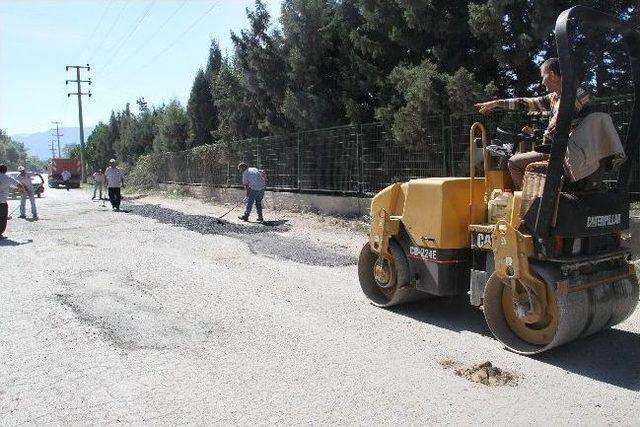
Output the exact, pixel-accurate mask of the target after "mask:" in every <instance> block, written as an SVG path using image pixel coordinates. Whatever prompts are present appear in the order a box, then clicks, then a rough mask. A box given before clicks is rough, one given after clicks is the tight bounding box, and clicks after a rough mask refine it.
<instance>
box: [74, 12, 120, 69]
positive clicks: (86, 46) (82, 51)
mask: <svg viewBox="0 0 640 427" xmlns="http://www.w3.org/2000/svg"><path fill="white" fill-rule="evenodd" d="M112 4H113V0H109V3H107V6H106V7H105V8H104V11H102V15H100V19H98V25H94V26H93V31H91V35H90V36H89V37H87V44H86V45H85V47H84V48H83V49H82V50H81V51H80V53H79V54H78V59H80V58H82V55H84V53H85V52H86V51H87V49H89V46H90V45H91V41H92V40H93V37H94V36H95V35H96V32H97V31H98V28H100V26H101V25H102V21H103V20H104V17H105V16H106V15H107V12H108V11H109V9H110V8H111V5H112Z"/></svg>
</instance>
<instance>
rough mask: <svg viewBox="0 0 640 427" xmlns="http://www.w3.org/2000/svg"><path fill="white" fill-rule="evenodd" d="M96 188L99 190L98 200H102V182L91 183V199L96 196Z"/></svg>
mask: <svg viewBox="0 0 640 427" xmlns="http://www.w3.org/2000/svg"><path fill="white" fill-rule="evenodd" d="M96 190H100V200H102V183H101V182H96V183H95V184H93V197H92V198H91V199H95V198H96Z"/></svg>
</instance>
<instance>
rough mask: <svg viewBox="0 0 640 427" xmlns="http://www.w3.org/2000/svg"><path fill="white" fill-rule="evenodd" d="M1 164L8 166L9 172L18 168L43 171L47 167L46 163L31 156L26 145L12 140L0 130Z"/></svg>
mask: <svg viewBox="0 0 640 427" xmlns="http://www.w3.org/2000/svg"><path fill="white" fill-rule="evenodd" d="M0 163H2V164H5V165H7V169H8V170H9V171H15V170H17V169H18V166H24V167H25V168H27V170H31V171H42V170H43V169H44V167H45V162H43V161H42V160H40V159H38V158H37V157H35V156H30V155H29V154H28V153H27V149H26V148H25V147H24V145H23V144H22V143H21V142H18V141H14V140H13V139H11V137H10V136H9V135H7V133H6V132H5V131H4V130H3V129H0Z"/></svg>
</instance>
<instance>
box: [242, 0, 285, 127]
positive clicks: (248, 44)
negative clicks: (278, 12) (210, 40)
mask: <svg viewBox="0 0 640 427" xmlns="http://www.w3.org/2000/svg"><path fill="white" fill-rule="evenodd" d="M247 17H248V18H249V29H247V30H242V31H240V34H239V35H238V34H234V33H231V40H232V41H233V44H234V51H235V58H234V59H235V64H236V67H237V71H238V72H239V73H240V74H241V76H242V84H243V86H244V88H245V90H246V91H247V96H248V97H249V98H250V100H251V102H250V103H245V105H251V106H253V107H254V108H255V111H252V112H250V113H251V114H252V115H254V116H255V118H256V120H257V125H258V128H259V129H260V130H261V131H262V132H263V134H272V135H273V134H279V133H283V132H286V131H290V130H291V123H290V122H289V121H288V120H287V119H286V117H285V115H284V114H283V113H282V104H283V100H284V96H285V90H286V86H287V72H288V65H287V62H286V58H285V54H286V53H285V46H284V42H283V39H282V36H281V35H280V33H279V32H278V31H275V30H272V29H271V17H270V16H269V13H268V12H267V9H266V7H265V5H264V3H263V1H262V0H256V2H255V8H254V10H253V11H252V10H249V9H247Z"/></svg>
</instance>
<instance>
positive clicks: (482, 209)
mask: <svg viewBox="0 0 640 427" xmlns="http://www.w3.org/2000/svg"><path fill="white" fill-rule="evenodd" d="M576 23H579V24H580V25H584V26H595V27H600V28H602V30H603V31H604V30H609V29H614V30H616V31H617V32H619V33H620V34H621V36H622V40H623V42H624V44H625V46H626V48H627V50H628V53H629V55H628V58H629V60H630V62H631V66H630V69H631V74H632V78H633V86H634V91H635V96H638V94H639V91H638V86H639V85H640V31H639V29H638V28H634V27H630V26H629V25H628V24H625V23H623V22H621V21H619V20H618V19H617V18H615V17H612V16H610V15H606V14H603V13H600V12H596V11H594V10H592V9H588V8H585V7H580V6H577V7H574V8H571V9H568V10H566V11H564V12H563V13H562V14H561V15H560V16H559V17H558V20H557V22H556V28H555V32H556V44H557V50H558V57H559V60H560V69H561V73H562V78H563V88H564V90H563V91H562V93H561V95H560V96H561V97H560V106H559V112H558V118H557V122H556V133H555V138H554V141H553V144H551V145H546V146H544V145H540V146H536V145H535V144H536V142H538V140H537V137H536V136H531V135H528V134H525V133H523V132H513V131H506V130H503V131H502V132H501V138H502V139H503V140H504V139H505V138H506V139H511V140H512V141H513V142H514V144H515V145H516V147H517V146H519V147H520V149H521V150H524V149H527V148H529V149H531V147H526V146H527V145H529V146H532V147H533V149H535V150H538V151H542V150H545V149H546V150H547V152H548V154H549V157H548V160H547V161H541V162H536V163H532V164H530V165H529V166H527V169H526V171H525V175H524V180H523V184H522V190H520V191H515V192H513V193H509V192H506V191H504V190H505V189H507V188H513V184H512V182H511V176H510V174H509V171H508V168H507V167H506V161H505V160H508V158H507V159H505V158H500V156H494V155H493V154H491V153H489V152H488V150H487V144H488V141H487V132H486V129H485V127H484V126H483V125H482V124H480V123H475V124H474V125H473V126H472V127H471V129H470V137H469V140H470V142H469V143H470V151H469V152H470V153H471V156H470V157H471V159H470V163H471V164H470V171H471V172H470V175H471V176H470V177H446V178H425V179H413V180H410V181H408V182H404V183H395V184H392V185H390V186H388V187H387V188H385V189H383V190H382V191H380V192H379V193H378V194H377V195H376V196H375V197H374V198H373V200H372V203H371V229H370V236H369V241H368V242H367V243H366V244H365V245H364V247H363V248H362V251H361V253H360V257H359V261H358V274H359V280H360V285H361V287H362V290H363V291H364V293H365V295H366V296H367V297H368V298H369V299H370V300H371V301H372V302H373V304H375V305H378V306H381V307H390V306H394V305H398V304H402V303H406V302H410V301H416V300H419V299H422V298H431V297H442V296H454V295H465V294H468V295H469V296H470V303H471V304H473V305H475V306H481V307H482V309H483V311H484V316H485V319H486V321H487V324H488V326H489V328H490V330H491V332H492V333H493V335H494V336H495V337H496V338H497V339H498V340H499V341H500V342H501V343H502V344H504V346H506V347H507V348H508V349H510V350H512V351H515V352H517V353H521V354H535V353H540V352H543V351H546V350H548V349H551V348H553V347H557V346H559V345H561V344H565V343H567V342H570V341H572V340H574V339H577V338H579V337H583V336H587V335H590V334H593V333H596V332H598V331H600V330H602V329H604V328H608V327H611V326H613V325H616V324H618V323H620V322H622V321H624V320H625V319H627V318H628V317H629V316H630V315H631V314H632V313H633V311H634V310H635V308H636V306H637V304H638V298H639V286H638V281H637V279H636V275H635V272H634V268H633V265H632V264H631V263H630V262H629V259H630V251H629V250H628V249H627V248H625V247H624V244H623V243H624V242H623V241H622V240H621V233H622V232H623V231H624V230H625V229H627V228H628V227H629V191H628V184H629V177H630V173H631V167H632V163H633V162H632V161H631V160H628V161H626V162H624V163H622V165H621V166H620V165H615V164H614V163H615V162H614V161H613V160H614V159H612V158H603V159H600V160H599V163H598V167H597V170H596V171H595V172H594V173H592V174H591V175H589V176H588V177H586V178H584V179H581V180H579V181H576V182H572V181H571V180H570V179H569V177H568V176H567V172H566V169H565V167H564V162H565V161H564V159H565V153H566V152H567V144H568V141H569V137H570V125H571V121H572V119H573V115H574V111H573V105H574V102H575V94H576V87H577V84H576V79H575V76H574V70H573V67H572V64H573V60H574V58H573V47H572V46H571V40H572V38H571V37H570V36H569V33H568V31H569V30H570V28H569V27H570V26H571V27H573V26H574V25H575V24H576ZM580 28H584V27H580ZM571 29H574V28H571ZM639 143H640V102H638V101H637V99H636V102H635V105H634V108H633V113H632V116H631V120H630V123H629V127H628V131H627V134H626V137H625V139H624V141H623V146H624V150H625V153H626V155H627V158H628V159H635V158H636V157H637V156H638V144H639ZM478 145H481V146H482V147H483V164H484V174H483V176H475V172H474V170H475V159H474V158H473V157H474V156H473V153H474V152H475V151H476V150H475V149H474V148H475V147H476V146H478ZM492 145H493V144H490V146H492ZM605 178H607V179H605ZM435 303H436V302H433V304H435ZM451 315H452V316H455V313H451Z"/></svg>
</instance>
